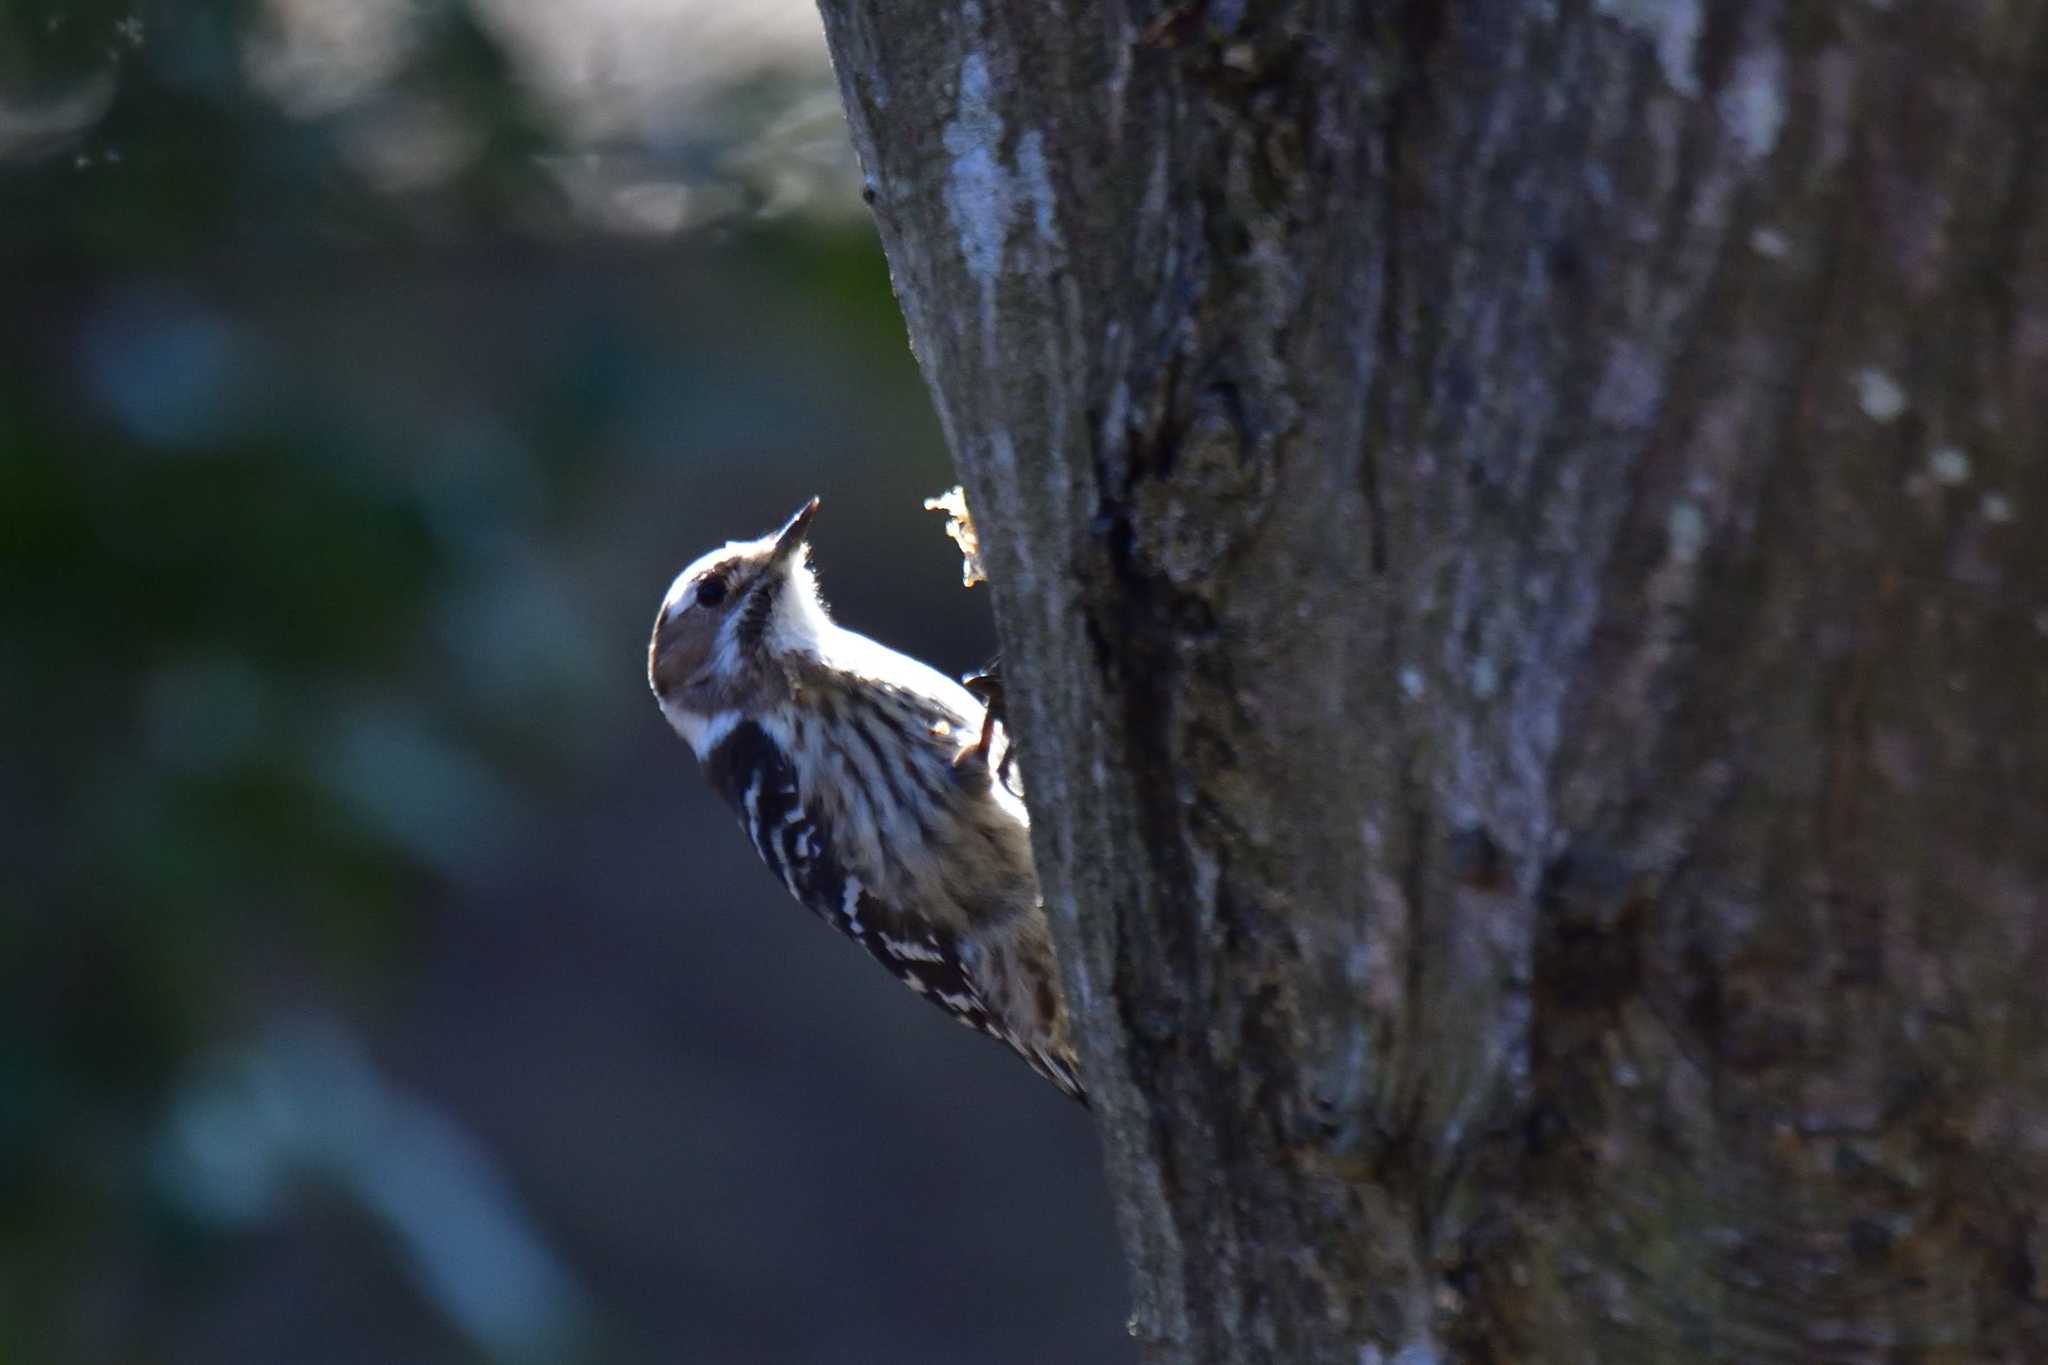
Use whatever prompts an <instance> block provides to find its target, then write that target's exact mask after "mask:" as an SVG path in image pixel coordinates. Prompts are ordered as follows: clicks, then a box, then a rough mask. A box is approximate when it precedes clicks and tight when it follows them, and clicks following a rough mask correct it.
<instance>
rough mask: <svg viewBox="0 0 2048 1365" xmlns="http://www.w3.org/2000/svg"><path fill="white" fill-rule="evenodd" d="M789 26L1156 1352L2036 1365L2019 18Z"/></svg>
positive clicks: (993, 17)
mask: <svg viewBox="0 0 2048 1365" xmlns="http://www.w3.org/2000/svg"><path fill="white" fill-rule="evenodd" d="M822 7H823V10H824V15H825V22H826V30H827V33H828V36H829V38H830V41H831V45H832V50H833V54H834V58H835V61H836V63H837V66H838V70H839V76H840V82H841V86H842V93H843V94H844V97H845V103H846V107H847V112H848V116H849V120H850V123H851V126H852V131H853V136H854V141H855V144H856V146H857V148H858V150H859V152H860V155H861V158H862V161H863V163H864V167H865V172H866V175H867V180H868V191H869V195H870V198H871V200H872V203H873V206H874V211H875V215H876V218H877V221H878V222H879V224H880V228H881V232H882V238H883V242H884V245H885V247H886V248H887V251H888V255H889V260H890V263H891V266H892V269H893V272H894V276H895V280H896V287H897V291H898V294H899V296H900V298H901V300H902V303H903V308H904V312H905V314H906V316H907V319H908V322H909V328H910V335H911V339H912V343H913V345H914V347H915V349H916V351H917V354H918V356H919V358H920V360H921V361H922V363H923V365H924V369H925V373H926V375H927V377H928V378H929V380H930V384H931V389H932V393H933V397H934V399H935V401H936V403H937V405H938V410H939V413H940V416H941V419H942V421H943V423H944V426H945V430H946V432H947V435H948V438H949V439H950V441H951V443H952V447H953V450H954V451H955V454H956V456H957V458H958V461H959V464H960V468H961V471H962V473H963V475H964V478H965V481H966V484H967V489H968V493H969V496H970V499H971V501H972V504H973V506H974V508H975V512H976V517H977V521H978V522H979V525H980V528H981V531H982V535H983V540H984V546H985V552H986V557H987V561H988V565H989V571H990V575H991V579H992V583H993V586H994V591H995V605H996V611H997V621H998V626H999V629H1000V632H1001V635H1002V639H1003V643H1004V649H1005V656H1006V664H1005V667H1006V670H1007V673H1008V676H1009V679H1010V689H1011V698H1010V706H1011V711H1012V715H1013V718H1014V723H1015V725H1016V727H1017V729H1018V730H1019V732H1020V733H1021V736H1022V741H1023V745H1024V754H1025V758H1024V763H1025V769H1026V774H1027V779H1028V785H1029V789H1030V793H1031V807H1032V812H1033V817H1034V828H1035V833H1036V839H1037V849H1038V856H1039V864H1040V869H1041V873H1042V875H1043V879H1044V883H1045V889H1046V895H1047V899H1048V903H1049V904H1050V906H1051V907H1052V910H1053V914H1054V920H1055V924H1056V929H1057V933H1058V936H1059V940H1060V948H1061V953H1062V957H1063V968H1064V970H1065V972H1066V975H1067V979H1068V982H1069V987H1070V990H1071V992H1072V994H1073V997H1074V1000H1075V1003H1076V1006H1077V1010H1078V1017H1079V1020H1080V1022H1081V1027H1082V1030H1083V1034H1084V1037H1085V1049H1086V1062H1087V1069H1088V1073H1089V1078H1090V1083H1091V1087H1092V1089H1093V1091H1094V1094H1095V1095H1096V1096H1097V1097H1098V1099H1097V1108H1098V1113H1099V1118H1100V1123H1101V1128H1102V1134H1103V1141H1104V1146H1105V1151H1106V1154H1107V1165H1108V1172H1109V1178H1110V1181H1111V1185H1112V1188H1113V1191H1114V1194H1115V1197H1116V1201H1117V1204H1118V1207H1119V1210H1120V1217H1121V1220H1122V1227H1123V1231H1124V1235H1125V1238H1126V1241H1127V1245H1128V1248H1129V1252H1130V1256H1131V1261H1132V1265H1133V1273H1134V1283H1135V1294H1136V1300H1137V1317H1136V1329H1137V1331H1138V1333H1139V1336H1140V1339H1141V1341H1142V1342H1143V1344H1144V1351H1143V1353H1144V1356H1145V1358H1146V1359H1147V1360H1156V1361H1184V1360H1185V1361H1195V1360H1200V1361H1231V1362H1251V1361H1275V1362H1277V1361H1289V1362H1295V1361H1333V1362H1334V1361H1341V1362H1345V1365H1356V1362H1360V1361H1402V1362H1420V1361H1427V1360H1499V1361H1539V1360H1540V1361H1552V1360H1573V1361H1576V1360H1607V1361H1631V1362H1633V1361H1652V1360H1656V1361H1662V1360H1745V1361H1747V1360H1764V1359H1785V1360H1844V1361H1850V1360H1877V1359H1915V1360H2012V1361H2020V1360H2039V1359H2048V1307H2044V1300H2048V1222H2044V1216H2043V1208H2044V1203H2048V1010H2044V1008H2043V1007H2042V1004H2041V1001H2042V999H2043V995H2044V991H2048V893H2044V887H2048V549H2044V547H2043V543H2042V542H2043V538H2044V524H2048V463H2044V460H2043V448H2044V442H2048V160H2044V157H2048V114H2044V109H2048V95H2044V93H2043V92H2044V91H2048V4H2044V3H2042V2H2041V0H2003V3H2000V2H1998V0H1958V2H1957V3H1953V4H1933V3H1909V2H1904V0H1902V2H1900V3H1879V0H1832V3H1828V2H1824V0H1812V2H1811V3H1805V4H1794V3H1790V0H1715V3H1712V4H1708V3H1704V2H1703V0H1554V3H1526V2H1524V0H1463V2H1462V3H1458V2H1452V3H1426V2H1425V0H1406V2H1405V3H1390V4H1358V5H1353V4H1342V3H1336V2H1335V0H1329V2H1328V3H1320V4H1319V3H1311V2H1310V0H1275V2H1273V3H1261V4H1256V5H1254V4H1246V3H1242V0H1209V2H1208V3H1206V4H1205V3H1201V2H1200V0H1197V2H1196V3H1193V4H1188V5H1183V6H1180V7H1177V8H1164V9H1157V10H1149V9H1144V8H1141V7H1135V6H1131V5H1129V4H1124V3H1109V4H1101V3H1093V2H1091V0H1034V3H1032V4H1029V5H1023V4H1017V5H998V4H994V3H988V2H986V0H985V2H984V3H983V4H979V5H977V4H975V3H972V0H968V2H967V3H961V4H953V5H947V6H931V5H924V4H910V3H908V2H907V0H823V6H822Z"/></svg>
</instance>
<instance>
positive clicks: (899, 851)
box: [647, 498, 1087, 1104]
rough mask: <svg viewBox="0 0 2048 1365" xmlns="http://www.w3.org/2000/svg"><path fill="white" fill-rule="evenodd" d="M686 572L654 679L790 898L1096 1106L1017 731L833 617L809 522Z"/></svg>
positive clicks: (809, 508)
mask: <svg viewBox="0 0 2048 1365" xmlns="http://www.w3.org/2000/svg"><path fill="white" fill-rule="evenodd" d="M817 510H818V500H817V499H816V498H812V499H811V500H810V501H809V502H807V503H805V504H804V505H803V506H802V507H801V508H799V509H798V510H797V513H796V515H795V516H793V517H791V518H790V519H789V521H788V522H787V523H786V524H785V525H784V526H783V527H782V528H781V529H780V530H778V531H773V532H770V533H769V534H768V535H765V536H763V537H761V538H760V539H759V540H741V541H733V542H731V543H730V544H727V545H726V546H725V547H724V548H722V549H717V550H713V551H711V552H710V553H709V554H706V555H704V556H703V557H702V558H700V559H698V560H697V561H696V562H695V563H693V564H691V565H690V566H689V567H688V568H687V569H684V570H683V571H682V572H681V573H680V574H678V575H676V579H675V582H674V583H673V584H672V585H671V586H670V587H669V590H668V595H667V596H666V597H664V598H663V599H662V603H661V611H660V614H659V615H657V616H656V617H655V621H654V637H653V639H652V640H651V641H650V642H649V644H648V648H647V681H648V685H649V686H650V687H652V688H653V689H654V696H655V700H656V701H658V702H659V703H660V704H661V710H662V714H664V715H665V716H667V717H668V722H669V724H670V725H671V726H673V727H674V728H675V731H676V733H677V734H679V735H681V736H682V737H683V739H684V741H685V742H687V743H688V744H689V746H690V748H691V749H692V750H693V751H694V752H695V753H696V755H697V759H698V761H699V762H700V763H701V764H702V765H703V767H704V774H705V776H706V777H707V778H709V779H710V782H711V785H712V786H713V787H714V788H716V789H717V790H718V792H719V793H720V794H721V795H722V796H724V798H725V799H726V801H727V802H728V803H729V804H730V805H731V806H732V808H733V811H734V813H735V814H737V815H738V816H739V820H740V826H741V828H743V829H744V830H745V831H746V833H747V837H748V838H749V839H750V840H752V841H753V845H754V851H755V852H757V853H759V854H760V855H761V860H762V861H763V862H765V863H766V864H767V865H768V870H769V871H771V872H773V873H774V874H775V875H776V877H777V878H779V879H780V880H781V882H782V884H783V885H784V886H786V887H787V888H789V893H790V894H791V895H793V896H795V897H796V898H797V900H798V901H799V902H801V903H802V904H803V905H805V906H807V907H808V908H809V909H810V910H811V911H812V912H813V913H815V914H816V915H818V916H819V917H820V918H821V919H823V920H825V921H826V922H827V923H829V924H831V925H832V926H833V927H834V928H836V929H838V930H839V931H840V932H841V933H843V934H845V935H846V936H847V937H848V938H851V939H852V940H853V941H854V942H856V943H858V944H860V945H861V946H862V947H863V948H866V949H867V950H868V952H869V953H870V954H872V955H873V956H874V958H875V959H876V961H878V962H880V963H881V964H882V965H883V966H884V967H887V968H888V969H889V970H890V971H891V972H892V973H894V974H895V976H896V978H897V979H898V980H899V981H901V982H903V983H904V984H905V985H906V986H909V987H910V988H911V989H912V990H914V991H916V992H917V993H918V994H919V995H922V996H924V997H925V998H926V999H927V1000H930V1001H931V1002H932V1003H934V1004H936V1005H938V1006H939V1007H940V1008H941V1009H944V1010H945V1011H946V1012H948V1013H949V1014H951V1015H952V1016H953V1017H954V1018H956V1019H958V1020H959V1021H960V1022H961V1023H963V1024H966V1025H968V1026H969V1027H970V1028H976V1029H980V1030H981V1031H982V1032H984V1033H987V1034H989V1035H990V1036H992V1037H995V1038H999V1039H1001V1040H1002V1041H1003V1042H1005V1043H1008V1044H1009V1045H1010V1046H1011V1047H1012V1048H1014V1049H1015V1050H1016V1051H1017V1052H1018V1054H1019V1055H1021V1056H1022V1057H1023V1058H1024V1060H1025V1061H1027V1062H1029V1063H1030V1064H1031V1067H1032V1069H1033V1070H1035V1071H1037V1072H1038V1074H1039V1075H1041V1076H1043V1077H1045V1078H1046V1079H1047V1080H1049V1081H1051V1082H1052V1083H1053V1084H1054V1085H1056V1086H1058V1087H1059V1088H1060V1090H1061V1091H1062V1092H1064V1093H1065V1094H1067V1095H1069V1096H1071V1097H1072V1098H1074V1099H1076V1100H1079V1101H1081V1102H1082V1103H1083V1104H1086V1103H1087V1097H1086V1092H1085V1090H1084V1088H1083V1086H1082V1084H1081V1077H1080V1070H1079V1065H1078V1062H1077V1059H1076V1057H1075V1053H1074V1045H1073V1042H1072V1038H1071V1036H1070V1033H1069V1028H1068V1019H1067V1006H1066V1000H1065V998H1064V996H1063V995H1062V992H1061V990H1060V981H1059V972H1058V968H1057V966H1056V964H1055V962H1054V960H1053V953H1052V935H1051V932H1050V930H1049V929H1048V927H1047V924H1046V917H1045V907H1044V905H1043V904H1042V902H1041V901H1040V899H1039V892H1038V874H1037V871H1036V869H1035V868H1034V867H1033V865H1032V860H1031V830H1030V820H1029V817H1028V816H1027V815H1026V814H1025V810H1024V804H1023V802H1022V801H1021V800H1019V799H1018V797H1017V794H1016V793H1015V792H1014V791H1012V790H1011V789H1010V788H1009V786H1008V785H1007V784H1006V783H1004V782H1002V781H999V780H997V776H996V775H997V773H998V772H999V771H1001V769H1002V767H1003V763H1004V758H1005V755H1006V753H1007V749H1008V744H1007V738H1006V736H1005V735H1004V734H1003V732H1002V729H1001V727H1000V726H999V725H993V724H988V725H985V724H984V721H985V720H986V719H987V717H986V715H985V713H984V709H983V707H982V705H981V703H980V702H978V701H976V700H975V698H974V696H973V695H972V694H970V693H969V692H968V691H967V689H966V688H964V687H962V686H961V685H960V684H958V683H956V682H954V681H953V680H952V679H951V678H948V677H947V676H945V675H944V674H943V673H940V672H939V671H938V670H937V669H934V668H931V667H929V666H928V665H926V664H922V663H919V662H918V661H917V660H916V659H913V658H910V657H909V656H908V655H905V654H899V653H897V652H896V651H895V650H893V649H890V648H888V647H887V646H884V645H881V644H878V643H876V642H875V641H873V640H871V639H869V638H868V637H866V636H865V635H860V634H858V633H856V632H854V631H851V630H847V629H845V628H844V627H842V626H840V625H838V624H836V623H834V622H833V620H832V618H831V617H830V616H829V615H828V614H827V613H826V611H825V604H824V602H823V600H822V599H821V598H820V597H819V595H818V584H817V578H816V575H815V573H814V571H813V569H812V567H811V562H810V545H809V542H808V540H807V539H806V535H807V533H808V531H809V529H810V525H811V518H812V517H813V516H814V515H816V513H817Z"/></svg>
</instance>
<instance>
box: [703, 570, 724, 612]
mask: <svg viewBox="0 0 2048 1365" xmlns="http://www.w3.org/2000/svg"><path fill="white" fill-rule="evenodd" d="M724 600H725V580H724V579H723V578H720V577H719V576H718V575H717V574H713V575H712V576H711V577H709V578H707V579H705V580H704V581H703V582H702V583H699V584H698V585H697V605H698V606H700V607H715V606H717V605H718V604H719V603H720V602H723V601H724Z"/></svg>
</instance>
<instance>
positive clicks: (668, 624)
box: [647, 498, 830, 759]
mask: <svg viewBox="0 0 2048 1365" xmlns="http://www.w3.org/2000/svg"><path fill="white" fill-rule="evenodd" d="M817 510H818V500H817V499H816V498H812V499H811V500H810V501H809V502H807V503H805V504H804V505H803V506H802V507H800V508H798V509H797V512H796V515H795V516H793V517H791V518H790V519H789V520H788V521H787V522H785V523H784V524H783V525H782V528H781V529H780V530H776V531H771V532H769V533H768V534H767V535H765V536H762V537H761V538H760V539H759V540H736V541H733V542H731V543H730V544H727V545H726V546H724V547H723V548H721V549H717V550H713V551H711V552H710V553H709V554H707V555H704V556H703V557H702V558H700V559H698V560H697V561H696V562H695V563H694V564H692V565H690V567H688V568H687V569H684V570H683V571H682V572H681V573H679V574H677V575H676V580H675V582H674V583H673V584H671V585H670V586H669V590H668V596H666V597H664V598H663V599H662V602H661V611H660V614H659V615H657V616H656V617H655V618H654V637H653V639H652V640H650V641H649V642H648V646H647V682H648V685H649V686H650V687H652V688H653V689H654V696H655V700H657V701H658V702H660V703H661V709H662V712H663V714H665V715H666V716H667V717H668V721H669V724H670V725H672V726H674V727H675V729H676V732H677V733H678V734H680V735H681V736H682V737H683V738H684V739H685V740H687V741H689V744H690V747H691V748H692V749H694V750H696V752H697V757H698V758H700V759H701V758H704V757H706V756H707V755H708V754H709V753H710V751H711V749H713V748H715V747H716V745H717V743H718V740H719V739H721V738H723V736H724V734H725V732H726V731H728V730H730V729H731V728H732V726H733V724H735V723H736V722H737V721H738V720H739V719H740V718H741V717H743V716H746V715H749V714H753V713H755V712H757V711H758V710H760V709H761V708H762V707H764V706H765V705H767V704H770V703H772V702H773V701H774V700H776V699H777V698H778V697H779V696H780V695H782V693H783V691H784V690H786V689H787V687H788V670H787V668H786V667H785V665H786V664H787V662H788V661H790V660H791V659H793V658H795V657H798V656H801V655H803V654H806V653H810V654H815V653H816V652H817V650H818V643H819V639H820V636H821V634H822V633H823V632H824V631H825V630H827V629H829V627H830V623H829V621H828V620H827V618H826V616H825V608H824V604H823V603H822V602H820V601H819V599H818V588H817V581H816V579H815V578H814V577H813V576H812V573H811V566H810V546H809V544H808V542H807V541H806V540H805V538H804V537H805V534H806V533H807V532H808V531H809V529H810V525H811V518H812V516H814V515H815V514H816V513H817Z"/></svg>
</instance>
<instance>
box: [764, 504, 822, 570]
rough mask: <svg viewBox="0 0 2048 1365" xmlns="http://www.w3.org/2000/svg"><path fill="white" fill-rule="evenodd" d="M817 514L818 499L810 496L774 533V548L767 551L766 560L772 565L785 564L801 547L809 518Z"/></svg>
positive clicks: (809, 522)
mask: <svg viewBox="0 0 2048 1365" xmlns="http://www.w3.org/2000/svg"><path fill="white" fill-rule="evenodd" d="M817 514H818V500H817V499H816V498H812V499H811V500H810V501H809V502H807V503H805V504H804V505H803V506H802V507H799V508H797V509H796V515H795V516H793V517H791V518H790V519H789V520H788V521H786V522H784V523H783V524H782V529H781V530H780V531H777V532H776V533H775V549H774V550H773V551H771V552H770V553H769V556H768V562H769V563H770V564H774V565H778V566H779V565H783V564H787V563H789V561H790V558H791V556H793V555H795V554H796V552H797V551H798V550H801V549H802V548H803V544H804V537H805V536H806V535H808V534H809V533H810V529H811V518H812V517H814V516H816V515H817Z"/></svg>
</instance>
